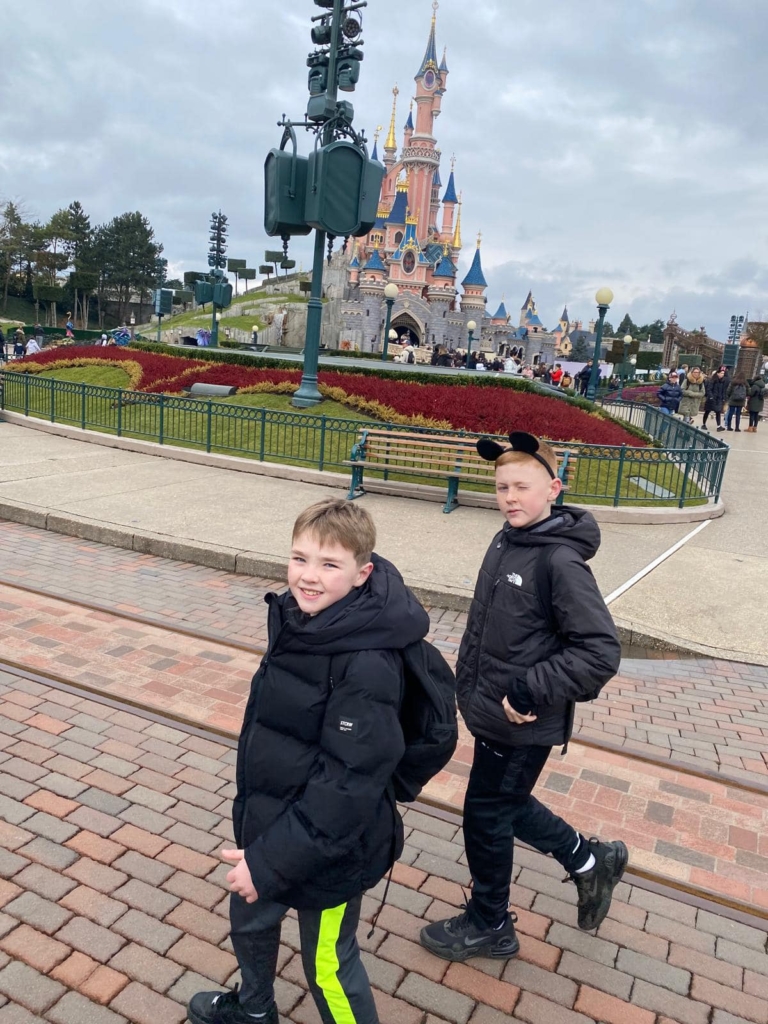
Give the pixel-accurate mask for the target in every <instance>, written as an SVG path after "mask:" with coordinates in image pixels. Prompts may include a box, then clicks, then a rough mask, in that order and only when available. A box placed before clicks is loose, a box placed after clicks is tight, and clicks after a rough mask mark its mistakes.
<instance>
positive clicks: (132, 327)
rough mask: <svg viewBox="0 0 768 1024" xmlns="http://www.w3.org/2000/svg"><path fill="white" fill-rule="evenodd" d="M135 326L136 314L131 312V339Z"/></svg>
mask: <svg viewBox="0 0 768 1024" xmlns="http://www.w3.org/2000/svg"><path fill="white" fill-rule="evenodd" d="M135 328H136V314H135V313H131V341H133V337H134V333H135Z"/></svg>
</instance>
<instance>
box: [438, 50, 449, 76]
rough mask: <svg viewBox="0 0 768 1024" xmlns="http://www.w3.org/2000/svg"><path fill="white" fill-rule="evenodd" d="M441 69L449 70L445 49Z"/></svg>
mask: <svg viewBox="0 0 768 1024" xmlns="http://www.w3.org/2000/svg"><path fill="white" fill-rule="evenodd" d="M440 70H441V71H447V70H448V61H447V60H446V59H445V50H443V59H442V60H441V61H440Z"/></svg>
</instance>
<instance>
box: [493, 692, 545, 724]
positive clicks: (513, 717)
mask: <svg viewBox="0 0 768 1024" xmlns="http://www.w3.org/2000/svg"><path fill="white" fill-rule="evenodd" d="M501 706H502V707H503V708H504V714H505V715H506V716H507V718H508V719H509V721H510V722H512V724H513V725H524V724H525V723H526V722H535V721H536V715H533V714H530V715H521V714H520V712H519V711H515V709H514V708H513V707H512V705H511V704H510V703H509V698H508V697H505V698H504V700H503V701H502V702H501Z"/></svg>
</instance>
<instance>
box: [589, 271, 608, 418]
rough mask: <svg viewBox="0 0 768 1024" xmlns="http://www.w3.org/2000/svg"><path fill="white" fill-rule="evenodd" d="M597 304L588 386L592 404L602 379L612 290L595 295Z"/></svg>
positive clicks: (606, 289) (605, 289)
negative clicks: (604, 330) (605, 329)
mask: <svg viewBox="0 0 768 1024" xmlns="http://www.w3.org/2000/svg"><path fill="white" fill-rule="evenodd" d="M595 302H596V303H597V312H598V319H597V334H596V335H595V351H594V353H593V355H592V372H591V373H590V375H589V384H588V385H587V398H588V399H589V401H590V402H594V400H595V397H596V395H597V382H598V380H599V379H600V356H601V355H602V351H603V324H604V323H605V314H606V313H607V312H608V309H609V307H610V305H611V303H612V302H613V292H612V291H611V289H610V288H601V289H600V290H599V291H598V292H597V294H596V295H595Z"/></svg>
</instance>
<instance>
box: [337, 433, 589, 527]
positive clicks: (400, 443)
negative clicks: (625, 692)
mask: <svg viewBox="0 0 768 1024" xmlns="http://www.w3.org/2000/svg"><path fill="white" fill-rule="evenodd" d="M476 440H477V439H476V438H474V437H461V436H457V435H455V434H422V433H417V432H415V431H408V430H403V431H394V430H383V429H377V428H367V427H366V428H363V429H362V430H361V432H360V436H359V438H358V440H357V442H356V443H355V446H354V447H353V449H352V454H351V455H350V458H349V459H347V460H346V461H345V462H344V465H345V466H350V467H351V468H352V480H351V483H350V487H349V494H348V495H347V497H348V498H349V499H350V501H351V500H353V499H354V498H359V497H360V496H361V495H363V494H365V487H364V486H363V474H364V472H365V470H366V468H367V469H370V470H377V471H379V472H383V474H384V479H385V480H387V479H389V478H391V477H395V478H397V479H399V478H400V477H402V476H405V477H408V476H413V477H419V478H421V480H422V481H423V480H425V479H427V480H429V481H431V480H435V482H436V481H438V480H445V481H446V482H447V485H448V493H447V495H446V500H445V505H444V506H443V512H453V510H454V509H455V508H456V507H457V505H458V504H459V499H458V494H459V484H460V483H465V484H467V483H476V484H485V485H487V486H488V487H491V488H492V487H493V482H494V466H493V463H492V462H486V460H485V459H483V458H481V457H480V456H479V455H478V453H477V448H476V447H475V442H476ZM552 447H553V449H554V451H555V452H556V454H557V457H558V460H559V462H560V468H559V470H558V474H557V475H558V476H559V477H560V479H561V480H562V481H563V491H562V492H561V494H560V497H559V498H558V501H557V503H558V504H562V501H563V497H564V494H565V491H567V490H568V489H569V487H570V486H571V485H572V484H573V479H574V476H575V473H576V457H575V455H574V454H573V453H572V452H571V451H570V450H569V449H568V448H566V447H564V446H562V445H553V446H552Z"/></svg>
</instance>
